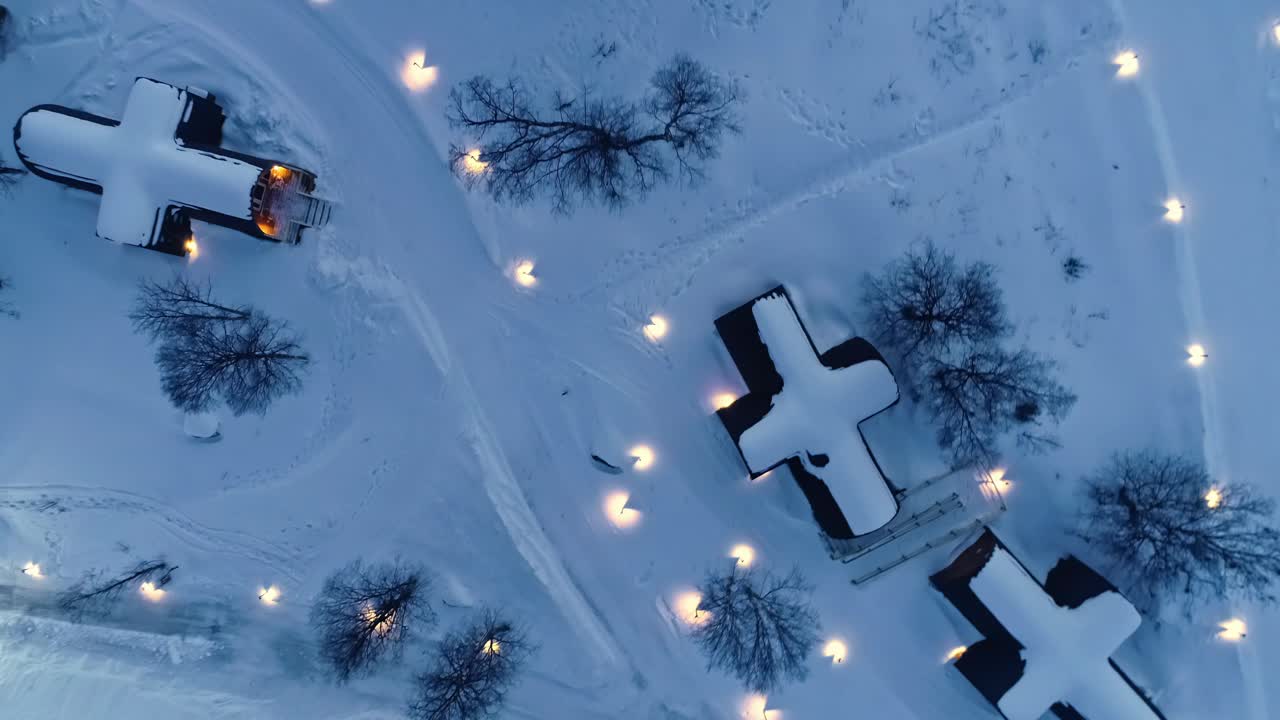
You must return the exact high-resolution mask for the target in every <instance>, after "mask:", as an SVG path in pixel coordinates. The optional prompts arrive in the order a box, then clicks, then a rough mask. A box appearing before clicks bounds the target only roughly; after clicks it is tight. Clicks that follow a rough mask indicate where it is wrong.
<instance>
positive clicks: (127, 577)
mask: <svg viewBox="0 0 1280 720" xmlns="http://www.w3.org/2000/svg"><path fill="white" fill-rule="evenodd" d="M177 569H178V567H177V566H176V565H170V564H169V563H167V562H165V561H164V560H162V559H156V560H145V561H142V562H139V563H138V564H137V565H134V566H133V567H132V568H129V569H128V570H124V571H123V572H120V573H117V574H115V575H106V574H105V573H104V572H103V571H102V570H91V571H89V572H87V573H85V574H84V576H82V577H81V578H80V579H79V580H78V581H76V583H75V584H74V585H72V586H71V587H69V588H67V589H66V590H64V591H63V592H62V593H60V594H59V595H58V608H59V609H60V610H61V611H62V612H63V613H65V614H66V615H67V617H68V618H70V619H71V620H73V621H79V620H81V619H83V618H84V617H86V616H93V617H100V616H103V615H106V614H108V613H110V612H111V609H112V608H114V606H115V604H116V602H117V601H119V599H120V596H121V595H122V594H123V593H124V591H125V590H128V589H137V588H139V587H140V586H141V585H142V583H144V582H150V583H151V584H152V585H153V586H154V587H155V588H156V589H159V588H163V587H164V586H165V585H168V584H169V582H170V581H171V580H173V571H174V570H177Z"/></svg>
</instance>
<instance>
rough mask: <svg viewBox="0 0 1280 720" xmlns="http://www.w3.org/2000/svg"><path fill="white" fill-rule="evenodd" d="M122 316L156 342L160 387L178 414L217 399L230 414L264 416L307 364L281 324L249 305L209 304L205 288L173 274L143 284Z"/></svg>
mask: <svg viewBox="0 0 1280 720" xmlns="http://www.w3.org/2000/svg"><path fill="white" fill-rule="evenodd" d="M129 318H130V319H131V320H132V321H133V326H134V328H135V329H136V330H137V331H139V332H142V333H145V334H147V335H148V336H150V337H151V339H152V341H153V342H156V343H157V344H158V347H157V350H156V365H157V367H159V369H160V378H161V385H162V387H163V388H164V391H165V394H166V395H168V397H169V400H170V401H171V402H172V403H173V404H174V405H175V406H177V407H178V408H180V409H182V410H184V411H186V412H202V411H204V410H208V409H209V408H210V407H211V406H212V405H213V404H214V402H215V401H217V400H221V401H222V402H224V403H226V405H227V407H229V408H230V409H231V411H232V412H233V413H235V414H236V415H242V414H244V413H246V412H257V413H259V414H261V413H265V412H266V410H267V408H268V407H270V405H271V403H272V402H274V401H275V400H276V399H278V398H280V397H283V396H284V395H288V394H290V393H294V392H297V391H298V390H299V389H300V388H301V386H302V372H303V371H304V370H305V369H306V367H307V365H308V363H309V362H310V356H308V355H307V353H306V352H304V351H303V350H302V348H301V346H300V345H299V341H298V338H297V336H295V335H294V334H293V333H292V332H291V331H290V330H289V328H288V325H287V324H285V323H283V322H280V321H277V320H274V319H272V318H269V317H267V316H265V315H263V314H261V313H260V312H258V311H257V310H256V309H254V308H252V307H250V306H236V305H226V304H223V303H220V302H217V301H215V300H213V298H212V292H211V289H210V288H209V287H208V286H207V285H203V286H202V285H196V284H193V283H190V282H188V281H187V280H185V279H183V278H181V277H177V278H174V279H173V280H171V281H170V282H169V283H167V284H160V283H153V282H143V283H142V284H141V285H140V287H139V293H138V300H137V303H136V305H135V307H134V310H133V312H132V313H130V315H129Z"/></svg>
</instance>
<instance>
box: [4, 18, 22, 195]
mask: <svg viewBox="0 0 1280 720" xmlns="http://www.w3.org/2000/svg"><path fill="white" fill-rule="evenodd" d="M0 9H3V8H0ZM3 50H4V29H3V28H2V27H0V59H3ZM26 174H27V171H26V170H23V169H21V168H15V167H9V166H8V165H5V164H4V158H2V157H0V195H5V194H8V192H9V191H10V190H11V189H12V188H13V186H14V185H15V184H17V182H18V178H20V177H22V176H23V175H26Z"/></svg>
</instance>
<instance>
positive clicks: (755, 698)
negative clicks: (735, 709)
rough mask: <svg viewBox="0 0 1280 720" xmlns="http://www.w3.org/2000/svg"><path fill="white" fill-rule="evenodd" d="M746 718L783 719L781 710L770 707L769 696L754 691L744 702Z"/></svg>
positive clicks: (750, 719)
mask: <svg viewBox="0 0 1280 720" xmlns="http://www.w3.org/2000/svg"><path fill="white" fill-rule="evenodd" d="M742 717H743V718H744V720H782V712H781V711H780V710H771V709H769V698H768V697H767V696H765V695H761V694H760V693H752V694H751V695H748V696H747V699H746V700H744V701H743V702H742Z"/></svg>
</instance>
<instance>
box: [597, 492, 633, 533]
mask: <svg viewBox="0 0 1280 720" xmlns="http://www.w3.org/2000/svg"><path fill="white" fill-rule="evenodd" d="M629 502H631V496H630V495H628V494H627V493H625V492H622V491H618V492H615V493H611V494H610V495H609V496H608V497H606V498H605V501H604V514H605V516H606V517H608V518H609V522H611V523H613V524H614V526H615V527H618V528H621V529H623V530H625V529H627V528H630V527H635V526H636V524H637V523H639V522H640V511H639V510H636V509H634V508H630V507H627V503H629Z"/></svg>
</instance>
